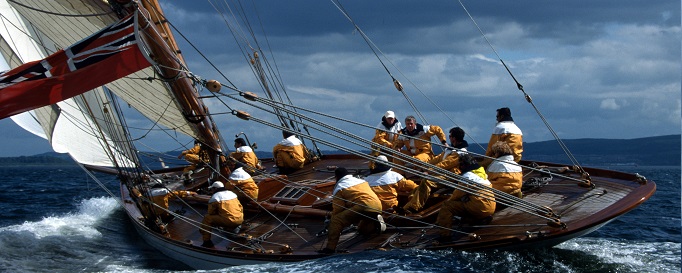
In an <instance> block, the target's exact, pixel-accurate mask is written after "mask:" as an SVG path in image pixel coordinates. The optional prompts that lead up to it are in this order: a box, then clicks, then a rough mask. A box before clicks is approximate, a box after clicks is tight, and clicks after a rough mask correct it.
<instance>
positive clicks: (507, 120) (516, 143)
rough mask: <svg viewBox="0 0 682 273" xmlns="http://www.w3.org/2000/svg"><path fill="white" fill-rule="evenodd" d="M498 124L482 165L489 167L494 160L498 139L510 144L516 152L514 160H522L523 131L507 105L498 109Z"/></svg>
mask: <svg viewBox="0 0 682 273" xmlns="http://www.w3.org/2000/svg"><path fill="white" fill-rule="evenodd" d="M495 118H496V119H497V124H496V125H495V128H494V129H493V133H492V135H491V136H490V141H488V148H487V149H486V151H485V155H486V156H487V157H486V158H484V159H483V161H482V162H481V165H482V166H484V167H487V166H488V165H490V163H491V162H492V159H491V158H489V157H492V149H491V148H492V147H493V144H495V143H496V142H498V141H504V142H507V144H509V147H511V149H512V152H513V153H514V161H516V162H519V161H521V153H523V133H522V132H521V129H519V127H518V126H516V123H514V119H513V118H512V116H511V110H510V109H509V108H507V107H504V108H500V109H497V116H496V117H495Z"/></svg>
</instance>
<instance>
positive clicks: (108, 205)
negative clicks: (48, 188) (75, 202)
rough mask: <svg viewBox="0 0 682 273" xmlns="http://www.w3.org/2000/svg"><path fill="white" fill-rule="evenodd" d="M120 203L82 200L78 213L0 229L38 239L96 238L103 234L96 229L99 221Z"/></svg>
mask: <svg viewBox="0 0 682 273" xmlns="http://www.w3.org/2000/svg"><path fill="white" fill-rule="evenodd" d="M117 206H118V203H117V202H116V200H115V199H114V198H111V197H96V198H91V199H86V200H82V201H81V203H80V204H79V206H78V211H76V212H73V213H68V214H66V215H61V216H48V217H45V218H43V219H42V220H40V221H38V222H24V223H23V224H21V225H13V226H7V227H3V228H0V232H3V231H12V232H29V233H31V234H33V235H34V236H35V237H36V239H40V238H43V237H48V236H84V237H86V238H95V237H99V236H101V233H100V232H99V231H97V229H95V224H96V223H97V221H98V220H100V219H103V218H105V217H107V216H108V215H110V214H111V213H112V212H114V211H115V209H116V208H117Z"/></svg>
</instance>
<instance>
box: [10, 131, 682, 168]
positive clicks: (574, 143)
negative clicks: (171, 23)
mask: <svg viewBox="0 0 682 273" xmlns="http://www.w3.org/2000/svg"><path fill="white" fill-rule="evenodd" d="M681 137H682V136H681V135H667V136H655V137H645V138H635V139H596V138H584V139H568V140H563V142H564V144H565V145H566V146H567V147H568V148H569V150H570V151H571V153H572V154H573V156H574V157H575V158H576V159H577V160H578V162H580V164H582V165H585V166H603V165H623V164H628V165H641V166H680V164H681V162H680V158H681V155H680V153H681V151H682V149H681V141H680V140H681ZM481 145H482V146H483V147H486V146H487V144H486V143H482V144H481ZM523 146H524V147H523V148H524V151H523V159H527V160H537V161H546V162H557V163H566V164H570V161H569V160H568V158H567V157H566V155H565V154H564V152H563V150H562V149H561V147H560V146H559V144H557V143H556V141H540V142H530V143H524V144H523ZM469 150H470V151H472V152H476V153H482V151H480V150H481V149H480V148H478V147H475V146H473V145H472V147H470V149H469ZM322 153H323V154H338V153H340V152H339V151H322ZM145 154H148V155H151V154H153V153H145ZM177 154H178V152H175V153H171V157H173V158H174V156H177ZM256 155H257V156H258V157H259V158H268V157H271V156H272V154H271V153H270V152H269V151H256ZM165 157H166V158H167V157H168V155H166V156H165ZM148 160H149V161H150V162H149V163H152V161H153V162H156V163H157V164H158V157H154V156H151V157H149V159H148ZM181 162H184V161H181ZM25 164H31V165H65V164H67V165H68V164H74V162H73V161H72V159H71V157H70V156H69V155H66V154H58V153H53V152H52V153H43V154H39V155H34V156H20V157H0V166H3V165H25ZM182 164H184V163H182Z"/></svg>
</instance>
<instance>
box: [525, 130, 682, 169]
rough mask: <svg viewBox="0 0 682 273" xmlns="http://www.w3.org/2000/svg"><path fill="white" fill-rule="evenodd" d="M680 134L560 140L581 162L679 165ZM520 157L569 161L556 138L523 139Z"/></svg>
mask: <svg viewBox="0 0 682 273" xmlns="http://www.w3.org/2000/svg"><path fill="white" fill-rule="evenodd" d="M680 137H681V136H680V135H667V136H656V137H645V138H636V139H594V138H584V139H571V140H564V141H563V142H564V144H565V145H566V146H567V147H568V148H569V150H570V151H571V153H572V154H573V155H574V156H575V158H576V159H577V160H578V162H580V164H582V165H610V164H637V165H645V166H680V151H681V149H680V148H681V147H680ZM523 158H524V159H534V160H538V161H550V162H559V163H569V162H570V161H568V160H567V158H566V156H565V153H564V152H563V151H562V150H561V147H560V146H559V144H557V143H556V141H542V142H533V143H524V151H523Z"/></svg>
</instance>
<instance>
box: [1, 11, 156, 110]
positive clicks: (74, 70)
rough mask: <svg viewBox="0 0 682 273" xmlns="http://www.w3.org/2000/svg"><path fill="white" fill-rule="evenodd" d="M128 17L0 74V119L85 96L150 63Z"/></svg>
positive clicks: (133, 15)
mask: <svg viewBox="0 0 682 273" xmlns="http://www.w3.org/2000/svg"><path fill="white" fill-rule="evenodd" d="M135 16H136V13H134V14H131V15H129V16H127V17H125V18H123V19H121V20H119V21H118V22H116V23H114V24H112V25H110V26H108V27H106V28H104V29H102V30H100V31H99V32H97V33H95V34H93V35H90V37H87V38H85V39H83V40H81V41H79V42H77V43H76V44H74V45H72V46H70V47H68V48H66V49H63V50H60V51H57V52H55V53H54V54H52V55H50V56H48V57H47V58H45V59H43V60H39V61H34V62H29V63H25V64H23V65H21V66H19V67H17V68H15V69H12V70H10V71H6V72H3V73H1V74H0V119H3V118H6V117H9V116H12V115H15V114H18V113H21V112H25V111H29V110H32V109H35V108H38V107H42V106H46V105H50V104H54V103H57V102H59V101H62V100H65V99H68V98H71V97H74V96H76V95H79V94H82V93H85V92H87V91H89V90H92V89H94V88H96V87H99V86H102V85H104V84H107V83H109V82H112V81H114V80H116V79H119V78H122V77H125V76H127V75H129V74H131V73H134V72H136V71H139V70H141V69H143V68H146V67H148V66H150V65H151V64H150V63H149V61H147V59H146V58H145V56H144V55H143V54H142V52H141V51H140V49H139V47H138V42H139V41H138V40H137V39H136V36H135V27H136V26H135Z"/></svg>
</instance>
